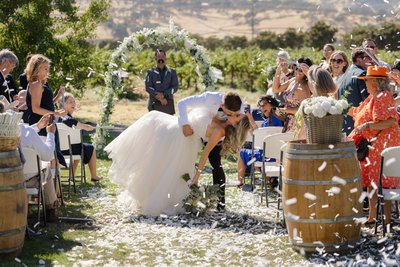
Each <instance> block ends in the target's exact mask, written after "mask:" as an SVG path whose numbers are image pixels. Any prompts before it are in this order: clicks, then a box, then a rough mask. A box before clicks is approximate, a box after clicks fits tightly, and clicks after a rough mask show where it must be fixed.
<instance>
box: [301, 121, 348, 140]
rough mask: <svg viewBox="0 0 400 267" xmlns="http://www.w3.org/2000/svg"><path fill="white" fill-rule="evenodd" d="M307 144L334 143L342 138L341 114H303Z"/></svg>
mask: <svg viewBox="0 0 400 267" xmlns="http://www.w3.org/2000/svg"><path fill="white" fill-rule="evenodd" d="M304 124H305V126H306V132H307V143H308V144H335V143H339V142H340V141H341V138H342V127H343V115H328V116H325V117H323V118H318V117H314V116H307V115H306V116H304Z"/></svg>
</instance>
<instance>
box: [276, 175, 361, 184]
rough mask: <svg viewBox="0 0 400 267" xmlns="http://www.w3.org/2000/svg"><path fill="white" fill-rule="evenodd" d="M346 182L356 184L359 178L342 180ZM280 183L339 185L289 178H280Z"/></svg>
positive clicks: (329, 181) (330, 181)
mask: <svg viewBox="0 0 400 267" xmlns="http://www.w3.org/2000/svg"><path fill="white" fill-rule="evenodd" d="M342 179H343V180H345V181H346V183H357V182H360V181H361V177H360V176H357V177H354V178H342ZM282 182H283V183H284V184H292V185H340V183H339V182H335V181H332V180H326V181H306V180H294V179H290V178H282Z"/></svg>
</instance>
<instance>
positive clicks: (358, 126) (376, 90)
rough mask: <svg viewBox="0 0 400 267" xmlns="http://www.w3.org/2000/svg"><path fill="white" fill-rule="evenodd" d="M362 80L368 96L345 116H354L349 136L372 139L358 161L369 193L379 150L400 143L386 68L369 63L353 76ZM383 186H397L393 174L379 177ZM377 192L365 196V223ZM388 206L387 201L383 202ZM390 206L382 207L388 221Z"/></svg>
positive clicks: (372, 212) (370, 220) (373, 210)
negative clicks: (366, 199)
mask: <svg viewBox="0 0 400 267" xmlns="http://www.w3.org/2000/svg"><path fill="white" fill-rule="evenodd" d="M357 78H358V79H364V80H365V83H366V85H367V90H368V93H369V96H368V98H367V99H365V100H364V102H362V104H361V105H360V106H359V107H353V108H351V109H350V110H349V115H350V116H352V117H353V119H354V130H353V131H352V132H351V133H350V135H349V137H350V138H353V139H356V138H358V136H357V134H359V135H362V137H364V138H365V139H368V140H370V141H372V145H371V146H372V147H371V148H370V149H369V152H368V157H367V158H366V159H365V160H364V161H361V162H360V166H361V175H362V184H363V186H366V187H368V192H372V191H373V190H374V189H373V188H374V187H375V186H373V183H375V185H378V183H379V173H380V164H381V156H380V155H381V152H382V151H383V150H384V149H385V148H388V147H393V146H399V145H400V129H399V126H398V124H397V113H396V108H395V103H394V98H393V95H392V93H391V92H390V87H389V80H388V69H387V68H386V67H380V66H370V67H368V70H367V75H366V76H361V77H357ZM382 186H383V188H397V187H399V183H398V181H397V180H396V179H395V178H394V177H383V179H382ZM376 201H377V194H376V193H375V194H373V197H372V198H370V199H369V207H370V209H369V216H368V222H367V224H371V223H373V222H374V220H375V213H376V207H375V205H376ZM385 206H386V207H390V202H389V201H387V203H385ZM390 211H391V209H390V208H386V209H385V217H386V220H387V222H388V223H390Z"/></svg>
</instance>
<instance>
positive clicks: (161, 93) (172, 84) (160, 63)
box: [145, 50, 178, 115]
mask: <svg viewBox="0 0 400 267" xmlns="http://www.w3.org/2000/svg"><path fill="white" fill-rule="evenodd" d="M166 58H167V55H166V53H165V51H163V50H157V51H156V52H155V59H156V62H157V65H156V66H155V67H154V68H152V69H149V70H147V75H146V81H145V85H146V91H147V93H149V103H148V106H147V108H148V110H149V111H152V110H158V111H160V112H164V113H167V114H171V115H174V114H175V107H174V96H173V94H174V93H175V92H176V91H177V90H178V77H177V75H176V70H175V69H172V68H170V67H168V66H167V65H166V62H165V61H166Z"/></svg>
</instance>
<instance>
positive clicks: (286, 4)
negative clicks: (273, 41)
mask: <svg viewBox="0 0 400 267" xmlns="http://www.w3.org/2000/svg"><path fill="white" fill-rule="evenodd" d="M88 2H89V0H77V4H78V5H79V6H80V7H82V8H85V7H86V6H87V5H88ZM170 18H172V19H173V20H174V21H175V23H176V24H177V25H178V26H180V27H182V28H184V29H186V30H187V31H188V32H190V33H196V34H199V35H201V36H204V37H208V36H213V35H214V36H217V37H219V38H223V37H225V36H234V35H236V36H243V35H244V36H246V37H247V38H251V37H252V35H253V36H254V35H256V34H257V33H259V32H261V31H266V30H269V31H274V32H277V33H281V32H283V31H285V29H287V28H289V27H292V28H295V29H298V30H307V29H308V28H309V27H310V26H311V25H313V24H314V23H315V22H316V21H318V20H325V21H326V22H327V23H329V24H330V25H332V26H334V27H336V28H337V29H338V30H339V34H343V33H344V32H346V31H349V30H351V29H352V28H353V27H354V26H356V25H367V24H380V23H382V22H384V21H393V20H395V21H400V1H399V0H396V1H394V0H390V1H389V0H363V1H360V0H273V1H271V0H222V1H221V0H220V1H218V0H204V2H201V1H195V0H165V1H160V0H136V1H132V0H113V2H112V7H111V9H110V16H109V19H108V21H107V22H105V23H103V24H102V25H101V26H100V27H99V28H98V29H97V36H98V39H114V40H115V39H122V38H123V37H125V36H128V35H130V34H132V33H133V32H135V31H137V30H140V29H142V28H143V27H154V26H158V25H167V24H168V21H169V19H170Z"/></svg>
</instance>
